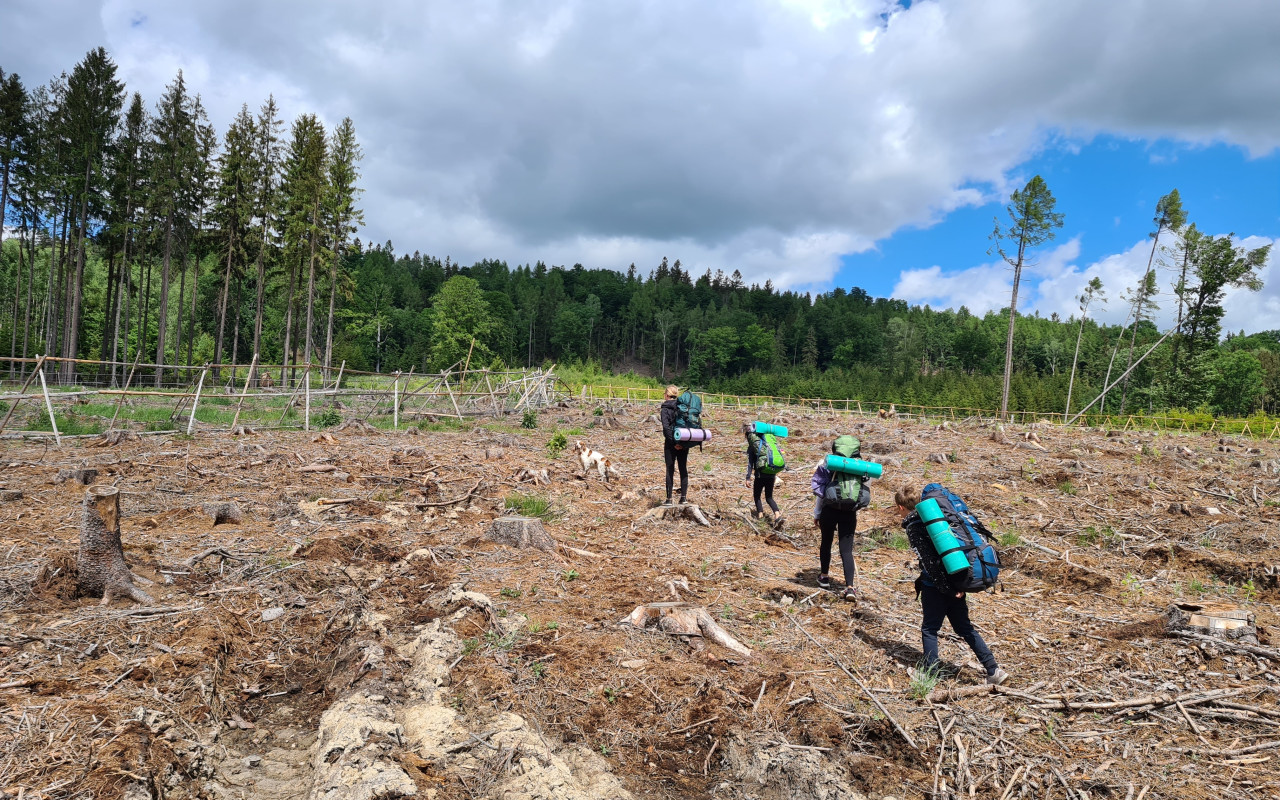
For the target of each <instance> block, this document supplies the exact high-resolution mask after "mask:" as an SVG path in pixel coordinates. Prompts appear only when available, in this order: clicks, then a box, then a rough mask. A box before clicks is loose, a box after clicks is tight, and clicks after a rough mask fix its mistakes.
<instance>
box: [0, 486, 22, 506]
mask: <svg viewBox="0 0 1280 800" xmlns="http://www.w3.org/2000/svg"><path fill="white" fill-rule="evenodd" d="M21 499H22V492H21V491H19V490H17V489H0V503H12V502H14V501H16V500H21Z"/></svg>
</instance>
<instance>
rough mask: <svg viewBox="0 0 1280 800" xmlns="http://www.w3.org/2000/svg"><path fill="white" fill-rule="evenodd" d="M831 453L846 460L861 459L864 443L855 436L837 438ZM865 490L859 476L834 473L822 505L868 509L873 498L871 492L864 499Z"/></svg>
mask: <svg viewBox="0 0 1280 800" xmlns="http://www.w3.org/2000/svg"><path fill="white" fill-rule="evenodd" d="M831 452H833V453H835V454H836V455H838V456H844V457H845V458H859V457H861V456H862V442H860V441H858V439H857V438H856V437H853V436H837V437H836V440H835V442H834V443H833V444H832V445H831ZM865 490H866V487H865V485H864V484H863V481H862V478H860V477H858V476H857V475H853V474H852V473H848V472H832V473H831V480H830V482H828V483H827V488H826V489H824V490H823V492H822V505H823V507H824V508H836V509H841V510H849V509H852V510H857V509H859V508H866V507H867V505H869V504H870V500H871V498H870V492H867V495H868V496H867V497H866V498H864V497H863V492H864V491H865Z"/></svg>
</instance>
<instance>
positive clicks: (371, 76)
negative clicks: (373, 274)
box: [0, 0, 1280, 330]
mask: <svg viewBox="0 0 1280 800" xmlns="http://www.w3.org/2000/svg"><path fill="white" fill-rule="evenodd" d="M356 9H358V10H356ZM1276 42H1280V8H1278V7H1277V6H1276V4H1275V2H1274V0H1232V1H1231V2H1224V3H1217V4H1207V3H1205V2H1202V0H1126V2H1115V1H1114V0H1073V1H1072V2H1067V3H1048V2H1043V3H1042V2H1027V0H942V1H941V2H908V0H902V2H892V1H891V0H719V1H717V0H700V2H688V1H687V0H647V1H646V2H623V1H622V0H615V1H611V2H599V0H581V1H580V2H572V1H566V2H558V1H557V2H552V1H548V2H539V1H538V0H511V2H503V1H502V0H473V2H466V3H457V2H450V3H445V2H428V1H424V0H385V1H383V2H379V1H378V0H370V2H367V3H364V4H359V5H356V4H350V3H338V2H332V0H305V2H304V0H265V1H264V0H206V2H202V3H173V2H169V0H107V1H106V2H77V1H75V0H5V2H4V3H3V4H0V45H2V46H0V67H2V68H4V69H5V70H7V71H13V72H18V73H19V74H20V75H21V76H22V77H23V79H24V81H25V82H26V83H27V84H28V85H35V84H38V83H42V82H44V81H46V80H48V79H49V78H50V77H52V76H53V75H55V74H57V73H59V72H61V71H64V70H69V69H70V68H71V67H72V66H73V65H74V64H75V63H76V61H78V60H79V59H80V58H81V57H82V56H83V54H84V53H85V51H86V50H88V49H89V48H91V47H95V46H98V45H103V46H105V47H106V48H107V49H108V50H109V52H110V53H111V55H112V56H113V57H114V58H115V60H116V61H117V63H118V64H119V67H120V71H121V74H122V76H123V77H124V79H125V80H126V81H127V83H128V86H129V88H130V89H131V90H136V91H139V92H141V93H142V94H143V97H144V98H145V99H146V100H147V102H148V104H149V105H153V104H154V102H155V100H156V99H157V98H158V97H159V95H160V92H161V90H162V89H163V86H164V84H165V83H167V82H168V81H169V80H171V79H172V77H173V76H174V74H175V73H176V72H177V71H178V70H179V69H182V70H183V71H184V73H185V75H186V77H187V80H188V85H189V86H191V87H192V88H193V89H194V90H196V91H198V92H200V93H201V95H202V96H203V99H204V102H205V104H206V106H207V107H208V108H209V110H210V114H211V116H212V117H213V119H214V121H215V122H216V123H218V124H219V126H220V127H224V126H225V124H226V123H227V122H228V121H229V120H230V118H231V116H232V115H233V114H234V113H235V111H236V110H238V108H239V107H240V105H241V103H246V102H247V103H248V104H249V106H250V108H251V109H256V108H257V106H258V105H259V104H260V103H261V102H262V100H263V99H265V97H266V96H267V95H268V94H274V95H275V97H276V99H277V101H278V102H279V103H280V104H281V106H282V108H283V110H284V112H285V114H286V116H289V117H292V116H293V115H295V114H297V113H300V112H304V111H312V112H315V113H318V114H319V115H320V116H321V118H322V119H323V120H325V122H326V123H328V124H333V123H336V122H337V121H339V120H341V119H342V118H343V117H344V116H350V117H352V119H353V120H354V121H355V125H356V129H357V132H358V134H359V136H360V139H361V142H362V144H363V146H364V150H365V160H364V163H363V172H364V178H363V186H364V188H365V195H364V197H363V207H364V209H365V220H366V227H365V229H364V230H363V231H362V232H361V236H362V237H363V238H364V239H366V240H372V241H379V242H381V241H386V240H391V241H392V242H393V243H394V244H395V248H396V250H397V252H412V251H413V250H421V251H423V252H425V253H431V254H434V255H438V256H441V257H443V256H445V255H449V256H452V257H453V259H454V260H455V261H461V262H463V263H470V262H472V261H474V260H476V259H479V258H485V257H492V258H499V259H505V260H506V261H508V262H509V263H512V264H517V263H526V262H532V261H537V260H544V261H547V262H548V263H552V264H573V263H575V262H581V263H583V264H585V265H587V266H591V267H611V268H619V269H625V268H626V267H627V265H628V264H630V263H633V262H634V263H635V264H637V265H638V266H639V267H640V268H642V269H645V270H647V269H651V268H652V267H653V266H655V265H656V264H657V263H658V261H660V260H661V258H662V257H663V256H667V257H669V258H671V259H673V260H674V259H676V258H679V259H681V260H682V261H683V262H684V264H685V265H686V266H688V267H689V268H691V269H692V270H694V271H695V272H699V273H700V272H702V271H703V270H705V269H707V268H710V269H712V270H716V269H723V270H725V271H726V272H728V271H731V270H733V269H740V270H741V271H742V273H743V274H744V275H745V276H746V277H747V279H748V280H749V281H760V282H763V281H764V280H765V279H771V280H772V281H773V282H774V284H775V285H778V286H782V287H788V288H794V289H800V290H816V291H822V290H826V289H830V288H831V287H833V286H844V287H850V286H855V285H856V286H861V287H863V288H865V289H866V290H867V291H869V292H871V293H872V294H874V295H877V296H885V295H890V294H892V295H893V296H896V297H900V298H903V299H906V300H910V301H912V302H919V303H930V304H932V305H934V306H936V307H945V306H958V305H960V304H965V305H967V306H968V307H969V308H970V309H971V310H973V311H976V312H981V311H986V310H988V309H992V308H998V307H1000V306H1002V305H1005V304H1007V299H1006V298H1007V294H1008V288H1009V284H1010V280H1011V276H1010V274H1009V272H1008V271H1007V270H1005V269H1004V268H1003V267H1002V266H1001V265H1000V264H999V262H998V261H997V260H995V259H993V258H992V257H991V256H989V255H988V254H987V249H988V247H989V245H990V243H989V242H988V241H987V234H989V233H990V231H991V227H992V218H993V216H995V215H996V214H997V213H999V212H1000V211H1001V208H1002V202H1003V201H1004V200H1006V199H1007V197H1008V194H1009V192H1010V191H1011V190H1012V189H1014V188H1017V187H1019V186H1021V185H1022V184H1023V183H1025V182H1026V180H1027V179H1028V178H1030V177H1031V176H1032V175H1034V174H1037V173H1039V174H1042V175H1043V176H1044V177H1045V179H1046V180H1047V181H1048V183H1049V186H1050V189H1051V190H1053V192H1054V193H1055V195H1056V196H1057V197H1058V198H1059V210H1061V211H1063V212H1064V213H1065V214H1066V225H1065V227H1064V228H1063V229H1062V230H1061V231H1060V233H1059V236H1058V239H1057V240H1056V241H1055V242H1053V243H1052V244H1051V245H1050V246H1048V247H1046V248H1045V249H1044V250H1043V251H1042V252H1041V253H1038V254H1037V258H1036V260H1037V262H1038V263H1037V265H1036V266H1035V267H1034V269H1032V270H1031V271H1030V274H1029V275H1028V282H1027V286H1026V288H1025V291H1024V292H1023V295H1022V296H1023V297H1024V298H1025V299H1024V301H1023V302H1021V303H1020V308H1022V309H1028V310H1032V309H1034V310H1039V311H1040V312H1041V313H1043V314H1049V313H1051V312H1059V313H1062V314H1063V315H1066V314H1068V313H1070V311H1071V310H1072V309H1073V308H1074V302H1073V300H1072V297H1073V296H1074V295H1075V294H1077V293H1078V292H1079V290H1080V288H1081V286H1082V285H1083V283H1084V282H1086V281H1087V280H1088V278H1089V277H1092V276H1093V275H1099V276H1101V277H1102V279H1103V281H1104V282H1105V283H1106V285H1107V288H1108V290H1109V294H1110V295H1111V297H1112V298H1113V300H1112V302H1111V304H1110V306H1109V307H1108V309H1107V310H1106V311H1104V312H1103V316H1106V317H1111V318H1114V319H1117V320H1118V319H1120V318H1122V317H1123V315H1124V311H1123V309H1122V305H1123V304H1122V303H1121V302H1120V301H1119V295H1120V294H1121V292H1122V290H1123V289H1124V288H1125V287H1126V286H1127V285H1131V284H1132V283H1134V282H1135V281H1136V279H1137V277H1138V276H1139V275H1140V274H1141V273H1142V271H1143V270H1144V269H1145V264H1146V259H1147V257H1148V255H1149V247H1150V244H1149V240H1148V239H1147V233H1148V232H1149V230H1150V228H1151V217H1152V214H1153V211H1154V207H1155V203H1156V200H1157V199H1158V198H1159V197H1160V195H1162V194H1164V193H1166V192H1167V191H1169V190H1170V189H1172V188H1175V187H1177V188H1178V189H1179V190H1180V191H1181V192H1182V195H1183V199H1184V204H1185V206H1186V208H1187V210H1188V212H1189V214H1190V217H1191V219H1192V220H1193V221H1196V222H1197V223H1198V224H1199V227H1200V228H1201V229H1202V230H1205V231H1208V232H1211V233H1217V234H1225V233H1234V234H1236V235H1237V236H1239V237H1241V238H1242V240H1245V241H1246V242H1247V243H1249V244H1251V245H1257V244H1260V243H1266V242H1269V241H1271V240H1272V239H1278V238H1280V154H1278V153H1277V145H1280V47H1277V46H1276ZM1277 262H1280V259H1277ZM1264 277H1271V278H1272V280H1271V281H1270V284H1269V285H1268V287H1267V288H1266V289H1265V290H1264V291H1263V292H1262V293H1260V294H1258V295H1250V296H1233V297H1231V298H1230V299H1229V302H1228V316H1227V319H1226V326H1227V328H1228V329H1231V328H1247V329H1249V330H1259V329H1265V328H1280V267H1272V266H1269V267H1268V268H1267V272H1266V274H1265V275H1264ZM1170 305H1171V303H1169V302H1166V303H1165V306H1166V309H1167V308H1168V307H1169V306H1170Z"/></svg>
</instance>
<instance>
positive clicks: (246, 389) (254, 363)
mask: <svg viewBox="0 0 1280 800" xmlns="http://www.w3.org/2000/svg"><path fill="white" fill-rule="evenodd" d="M257 366H258V354H257V353H254V354H253V361H251V362H250V363H249V374H248V375H245V376H244V389H242V390H241V392H240V401H239V402H237V403H236V415H235V416H234V417H232V418H231V430H233V431H234V430H235V429H236V423H237V422H239V421H240V409H241V408H243V407H244V396H245V395H247V394H248V393H249V380H250V379H251V378H252V377H253V371H254V369H255V368H256V367H257ZM235 376H236V371H235V368H234V367H232V369H231V377H232V379H233V380H234V379H235ZM232 385H234V384H232Z"/></svg>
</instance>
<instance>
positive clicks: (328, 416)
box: [311, 408, 342, 428]
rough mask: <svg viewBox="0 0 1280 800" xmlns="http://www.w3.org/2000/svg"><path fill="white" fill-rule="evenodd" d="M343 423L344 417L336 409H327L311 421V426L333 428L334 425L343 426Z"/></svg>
mask: <svg viewBox="0 0 1280 800" xmlns="http://www.w3.org/2000/svg"><path fill="white" fill-rule="evenodd" d="M341 422H342V415H341V414H339V413H338V409H336V408H326V409H325V410H324V411H321V412H320V413H319V414H317V415H316V416H315V417H314V418H313V419H312V420H311V424H313V425H315V426H316V427H317V428H332V427H333V426H334V425H338V424H341Z"/></svg>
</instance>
